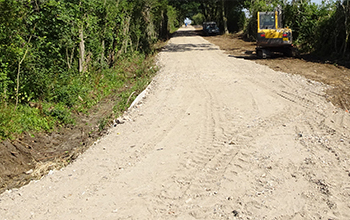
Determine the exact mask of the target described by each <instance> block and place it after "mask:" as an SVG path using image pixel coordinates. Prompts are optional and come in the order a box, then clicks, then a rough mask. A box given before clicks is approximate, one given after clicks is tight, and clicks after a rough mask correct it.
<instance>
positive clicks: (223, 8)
mask: <svg viewBox="0 0 350 220" xmlns="http://www.w3.org/2000/svg"><path fill="white" fill-rule="evenodd" d="M221 11H222V20H223V24H224V31H225V34H228V28H227V18H226V13H225V1H224V0H222V1H221Z"/></svg>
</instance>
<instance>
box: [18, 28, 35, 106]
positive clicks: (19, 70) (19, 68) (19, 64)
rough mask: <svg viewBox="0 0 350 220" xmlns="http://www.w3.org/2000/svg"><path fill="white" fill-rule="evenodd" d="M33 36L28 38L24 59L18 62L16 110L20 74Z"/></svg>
mask: <svg viewBox="0 0 350 220" xmlns="http://www.w3.org/2000/svg"><path fill="white" fill-rule="evenodd" d="M34 29H35V27H34ZM32 36H33V35H31V36H30V37H29V40H28V42H27V49H26V51H25V53H24V55H23V57H22V59H21V60H20V61H19V62H18V70H17V87H16V105H15V110H16V109H17V105H18V96H19V92H18V91H19V75H20V73H21V65H22V63H23V61H24V59H25V58H26V55H27V53H28V50H29V43H30V40H31V39H32Z"/></svg>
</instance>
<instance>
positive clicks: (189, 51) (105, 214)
mask: <svg viewBox="0 0 350 220" xmlns="http://www.w3.org/2000/svg"><path fill="white" fill-rule="evenodd" d="M193 30H194V29H193V28H192V27H188V28H186V29H185V28H182V29H180V30H179V32H178V33H177V34H175V36H174V37H173V38H172V39H171V40H170V41H169V43H168V45H167V47H166V48H165V49H164V50H163V51H162V52H161V53H160V54H159V58H158V59H159V60H158V64H159V66H161V70H160V72H159V73H158V75H157V76H156V77H155V79H154V81H153V82H152V83H151V85H150V86H149V88H148V89H147V91H146V95H145V97H144V98H142V99H141V102H140V103H138V104H137V105H135V106H134V107H133V108H132V109H130V111H129V112H128V113H126V114H125V116H124V119H123V122H124V123H123V124H118V125H117V126H116V127H115V128H112V129H111V130H110V133H109V135H107V136H105V137H104V138H103V139H102V140H100V141H99V142H98V143H96V144H95V145H93V146H92V147H91V148H90V149H89V150H87V151H86V152H85V153H84V154H83V155H81V156H80V157H79V158H78V159H77V160H76V161H75V162H74V163H72V164H70V165H69V166H68V167H66V168H64V169H62V170H60V171H53V172H51V173H50V174H49V175H47V176H45V177H44V178H43V179H42V180H40V181H37V182H31V183H30V184H29V185H26V186H24V187H22V188H20V189H16V190H11V191H7V192H5V193H3V194H1V195H0V219H350V205H349V201H350V200H349V198H350V173H349V172H350V164H349V158H350V157H349V156H350V131H349V128H350V115H349V113H347V112H345V111H344V110H343V109H339V108H337V107H335V106H334V105H333V104H332V103H331V102H329V101H327V99H326V98H324V95H325V91H326V89H327V86H326V85H325V84H322V83H319V82H316V81H312V80H310V79H306V78H304V77H302V76H298V75H291V74H288V73H283V72H278V71H275V70H272V69H270V68H269V67H267V66H265V65H260V64H257V63H255V62H254V61H250V60H246V59H240V58H236V57H234V56H230V55H228V54H226V53H224V52H223V51H221V50H219V48H218V47H217V46H214V45H213V44H211V43H209V42H208V41H206V40H205V39H203V38H202V37H200V36H195V35H192V34H188V33H190V31H193Z"/></svg>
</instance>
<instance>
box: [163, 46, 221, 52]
mask: <svg viewBox="0 0 350 220" xmlns="http://www.w3.org/2000/svg"><path fill="white" fill-rule="evenodd" d="M194 50H197V51H209V50H219V49H218V48H217V47H213V45H212V44H168V45H167V46H166V47H165V48H164V49H163V51H164V52H185V51H194Z"/></svg>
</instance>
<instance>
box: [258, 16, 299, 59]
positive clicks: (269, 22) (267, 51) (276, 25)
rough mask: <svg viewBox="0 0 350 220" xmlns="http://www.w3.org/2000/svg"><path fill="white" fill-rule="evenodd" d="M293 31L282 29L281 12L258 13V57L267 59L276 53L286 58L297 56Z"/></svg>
mask: <svg viewBox="0 0 350 220" xmlns="http://www.w3.org/2000/svg"><path fill="white" fill-rule="evenodd" d="M292 42H293V38H292V30H291V29H290V28H288V27H287V28H283V27H282V13H281V10H276V11H274V12H258V35H257V40H256V44H257V47H256V49H255V50H256V55H257V56H258V57H259V58H266V57H268V56H271V55H273V54H275V53H283V54H284V55H285V56H295V55H296V51H297V50H296V49H295V48H293V44H292Z"/></svg>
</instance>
